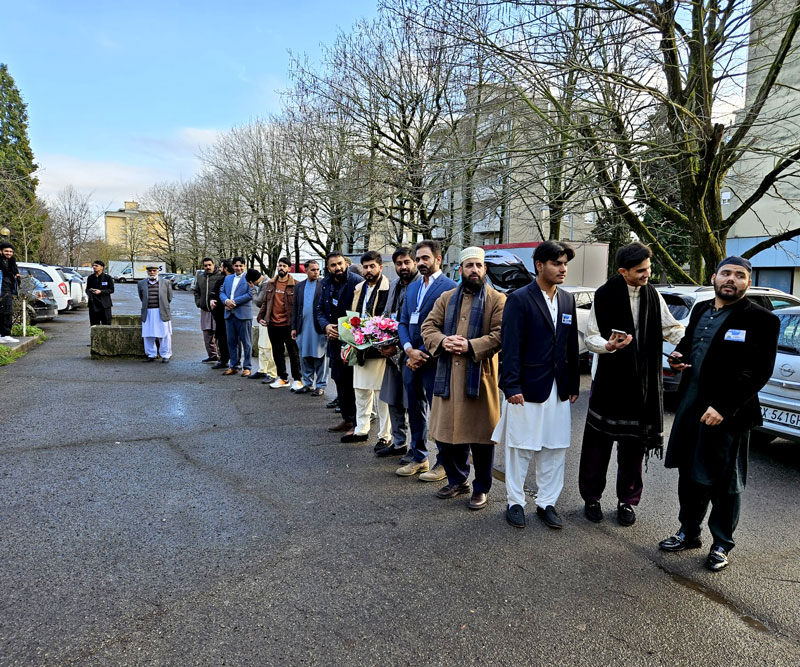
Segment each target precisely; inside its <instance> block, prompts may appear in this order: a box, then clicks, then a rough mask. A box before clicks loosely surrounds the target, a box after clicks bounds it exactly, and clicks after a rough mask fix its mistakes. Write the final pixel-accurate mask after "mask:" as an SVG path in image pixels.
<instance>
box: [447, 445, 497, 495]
mask: <svg viewBox="0 0 800 667" xmlns="http://www.w3.org/2000/svg"><path fill="white" fill-rule="evenodd" d="M436 446H437V447H438V448H439V462H440V463H441V464H442V465H443V466H444V470H445V472H446V473H447V483H448V484H463V483H464V482H466V481H467V477H469V453H470V451H471V452H472V463H473V465H474V466H475V479H474V480H473V482H472V490H473V491H474V492H475V493H489V489H491V488H492V466H493V464H494V445H482V444H478V443H474V442H473V443H469V442H468V443H459V444H451V443H449V442H439V441H438V440H437V441H436Z"/></svg>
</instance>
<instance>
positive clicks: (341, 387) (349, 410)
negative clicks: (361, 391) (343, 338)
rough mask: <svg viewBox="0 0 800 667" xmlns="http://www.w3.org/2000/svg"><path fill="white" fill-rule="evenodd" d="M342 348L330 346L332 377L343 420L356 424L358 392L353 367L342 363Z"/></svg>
mask: <svg viewBox="0 0 800 667" xmlns="http://www.w3.org/2000/svg"><path fill="white" fill-rule="evenodd" d="M339 350H340V347H339V346H338V345H336V346H335V347H334V346H333V345H330V346H329V348H328V351H329V352H330V360H331V377H332V378H333V381H334V382H336V396H337V398H338V399H339V408H341V410H342V419H343V420H344V421H346V422H353V423H354V424H355V423H356V392H355V390H354V389H353V367H352V366H350V364H346V363H344V362H343V361H342V357H341V356H340V355H339Z"/></svg>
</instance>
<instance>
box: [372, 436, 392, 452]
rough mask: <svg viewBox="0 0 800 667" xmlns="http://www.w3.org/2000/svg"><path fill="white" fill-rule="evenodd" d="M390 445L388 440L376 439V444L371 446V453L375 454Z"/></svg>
mask: <svg viewBox="0 0 800 667" xmlns="http://www.w3.org/2000/svg"><path fill="white" fill-rule="evenodd" d="M391 444H392V443H391V442H390V441H389V440H384V439H383V438H379V439H378V442H376V443H375V444H374V445H373V447H372V451H373V452H375V453H376V454H377V453H378V451H379V450H381V449H385V448H386V447H388V446H389V445H391Z"/></svg>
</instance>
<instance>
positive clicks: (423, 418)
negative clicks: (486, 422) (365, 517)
mask: <svg viewBox="0 0 800 667" xmlns="http://www.w3.org/2000/svg"><path fill="white" fill-rule="evenodd" d="M414 253H415V259H416V262H417V271H418V272H419V274H420V275H421V276H422V280H417V281H416V282H413V283H411V284H410V285H409V286H408V289H407V290H406V300H405V301H404V302H403V310H402V312H401V314H400V321H399V324H398V332H397V333H398V336H399V338H400V344H401V345H402V346H403V351H404V352H405V354H406V363H405V366H404V367H403V384H404V385H405V388H406V396H407V397H408V425H409V428H410V430H411V454H412V455H413V460H412V461H411V462H410V463H407V464H405V465H402V466H400V467H399V468H398V469H397V470H396V471H395V472H396V473H397V474H398V475H400V476H401V477H410V476H411V475H416V474H417V473H421V474H420V479H421V480H423V481H425V482H436V481H439V480H442V479H444V478H445V477H447V472H446V471H445V469H444V466H442V464H441V462H440V461H439V460H438V457H437V461H436V465H435V466H434V467H433V468H432V469H429V468H430V464H429V463H428V446H427V444H426V441H427V439H428V413H429V412H430V408H431V402H432V401H433V383H434V380H435V379H436V359H433V358H431V355H430V354H429V353H428V351H427V350H426V349H425V343H424V342H423V340H422V332H421V329H422V323H423V322H424V321H425V318H426V317H428V315H429V314H430V312H431V309H432V308H433V304H434V303H436V299H438V298H439V296H440V295H441V294H442V293H444V292H446V291H447V290H451V289H453V288H454V287H455V286H456V284H455V282H454V281H452V280H450V278H448V277H447V276H445V275H444V274H443V273H442V270H441V266H442V246H441V244H440V243H439V242H438V241H431V240H427V239H426V240H424V241H420V242H419V243H417V245H416V247H415V248H414Z"/></svg>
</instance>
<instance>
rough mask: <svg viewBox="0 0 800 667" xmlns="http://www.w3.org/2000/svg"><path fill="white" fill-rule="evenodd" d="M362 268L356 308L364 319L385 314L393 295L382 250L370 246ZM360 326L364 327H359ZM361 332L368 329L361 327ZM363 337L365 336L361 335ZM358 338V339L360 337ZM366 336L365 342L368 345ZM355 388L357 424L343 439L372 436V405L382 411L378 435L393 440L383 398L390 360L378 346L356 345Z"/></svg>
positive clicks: (354, 303) (380, 438)
mask: <svg viewBox="0 0 800 667" xmlns="http://www.w3.org/2000/svg"><path fill="white" fill-rule="evenodd" d="M361 270H362V275H363V278H364V282H362V283H359V284H358V285H356V287H355V291H354V292H353V303H352V311H353V312H355V313H357V314H358V319H359V320H360V322H359V324H360V323H362V322H363V323H366V322H367V321H368V320H369V319H370V318H372V317H375V316H376V315H381V314H382V313H383V311H384V310H385V308H386V301H387V300H388V298H389V279H388V278H387V277H386V276H384V275H383V260H382V258H381V255H380V253H379V252H376V251H374V250H368V251H367V252H365V253H364V254H363V255H361ZM357 329H360V327H357ZM357 333H358V335H359V336H363V335H364V333H365V332H363V331H358V332H357ZM359 340H361V339H360V338H359ZM356 342H358V341H356ZM366 342H367V341H366V340H364V341H363V342H362V344H364V345H366ZM353 357H354V359H355V364H353V390H354V391H355V396H356V424H355V427H354V429H353V432H352V433H346V434H345V435H343V436H342V438H341V441H342V442H364V441H365V440H367V439H368V438H369V428H370V425H371V420H372V408H373V406H375V411H376V412H377V413H378V439H379V440H382V441H383V442H385V443H387V444H388V443H389V438H390V437H391V434H392V431H391V423H390V421H389V406H388V405H386V403H384V402H383V401H382V400H380V396H379V394H380V390H381V385H382V384H383V372H384V370H385V368H386V360H385V359H384V358H383V356H382V355H381V353H380V351H379V350H378V349H376V348H375V347H372V346H371V345H370V346H367V347H365V348H364V349H356V350H355V354H354V355H353Z"/></svg>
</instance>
